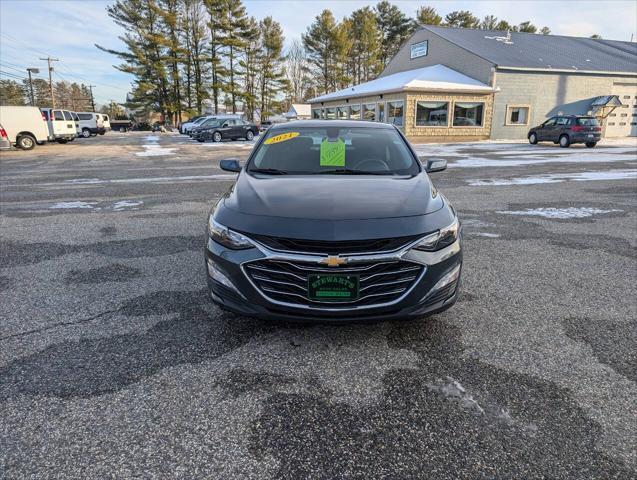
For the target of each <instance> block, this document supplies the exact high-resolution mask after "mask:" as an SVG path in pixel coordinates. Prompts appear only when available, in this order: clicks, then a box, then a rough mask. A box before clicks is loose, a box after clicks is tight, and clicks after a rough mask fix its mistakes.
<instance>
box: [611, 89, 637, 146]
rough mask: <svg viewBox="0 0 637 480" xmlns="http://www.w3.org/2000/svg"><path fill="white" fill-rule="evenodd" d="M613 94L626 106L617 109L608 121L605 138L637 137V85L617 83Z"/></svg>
mask: <svg viewBox="0 0 637 480" xmlns="http://www.w3.org/2000/svg"><path fill="white" fill-rule="evenodd" d="M612 93H613V95H617V96H618V97H619V99H620V100H621V102H622V104H623V105H624V106H623V107H619V108H616V109H615V110H614V111H613V113H611V114H610V115H609V116H608V118H607V119H606V134H605V136H606V137H628V136H631V137H635V136H637V83H632V84H631V83H616V84H614V85H613V92H612Z"/></svg>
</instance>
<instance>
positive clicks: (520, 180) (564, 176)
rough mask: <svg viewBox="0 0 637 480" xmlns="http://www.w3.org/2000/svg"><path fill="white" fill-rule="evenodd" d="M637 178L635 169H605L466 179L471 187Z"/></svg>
mask: <svg viewBox="0 0 637 480" xmlns="http://www.w3.org/2000/svg"><path fill="white" fill-rule="evenodd" d="M631 178H637V170H606V171H591V172H578V173H554V174H545V175H538V176H529V177H517V178H507V179H492V180H491V179H489V180H479V179H475V180H468V181H467V183H468V184H469V185H471V186H473V187H483V186H503V185H537V184H540V183H562V182H567V181H575V182H588V181H593V180H624V179H631Z"/></svg>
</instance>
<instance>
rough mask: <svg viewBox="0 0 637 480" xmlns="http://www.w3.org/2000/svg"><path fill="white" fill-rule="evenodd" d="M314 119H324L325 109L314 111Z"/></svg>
mask: <svg viewBox="0 0 637 480" xmlns="http://www.w3.org/2000/svg"><path fill="white" fill-rule="evenodd" d="M312 118H314V119H318V118H323V109H322V108H315V109H313V110H312Z"/></svg>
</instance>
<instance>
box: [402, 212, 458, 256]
mask: <svg viewBox="0 0 637 480" xmlns="http://www.w3.org/2000/svg"><path fill="white" fill-rule="evenodd" d="M459 232H460V223H459V222H458V217H456V218H454V220H453V222H452V223H451V225H449V226H447V227H445V228H441V229H440V230H438V231H437V232H434V233H431V234H429V235H427V236H426V237H425V238H423V239H422V240H421V241H420V242H418V243H417V244H416V246H414V247H413V248H415V249H416V250H422V251H424V252H435V251H436V250H440V249H441V248H445V247H447V246H449V245H451V244H452V243H454V242H455V241H456V240H458V234H459Z"/></svg>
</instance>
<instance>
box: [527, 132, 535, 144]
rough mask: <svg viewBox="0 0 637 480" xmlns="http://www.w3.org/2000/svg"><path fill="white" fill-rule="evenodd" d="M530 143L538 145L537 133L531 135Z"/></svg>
mask: <svg viewBox="0 0 637 480" xmlns="http://www.w3.org/2000/svg"><path fill="white" fill-rule="evenodd" d="M529 143H530V144H531V145H536V144H537V134H536V133H535V132H531V133H530V134H529Z"/></svg>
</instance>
